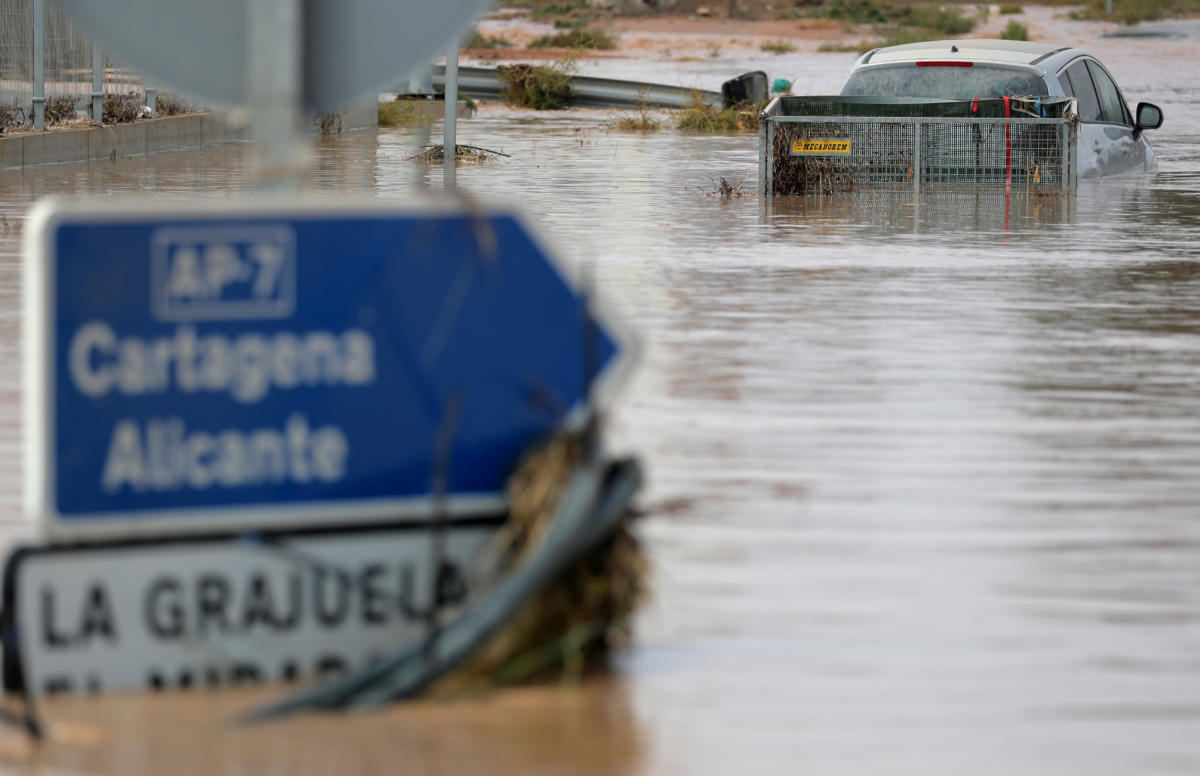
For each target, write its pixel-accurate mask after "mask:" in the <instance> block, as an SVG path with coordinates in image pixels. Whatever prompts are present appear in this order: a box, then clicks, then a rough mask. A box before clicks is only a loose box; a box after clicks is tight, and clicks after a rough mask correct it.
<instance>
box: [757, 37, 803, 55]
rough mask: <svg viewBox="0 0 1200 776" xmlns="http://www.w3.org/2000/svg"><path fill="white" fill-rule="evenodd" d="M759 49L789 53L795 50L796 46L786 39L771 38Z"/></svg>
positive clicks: (772, 52) (776, 52)
mask: <svg viewBox="0 0 1200 776" xmlns="http://www.w3.org/2000/svg"><path fill="white" fill-rule="evenodd" d="M759 49H760V50H761V51H766V52H767V53H770V54H788V53H790V52H792V51H795V50H796V47H795V46H793V45H792V44H791V43H788V42H787V41H786V40H769V41H767V42H766V43H764V44H762V45H761V46H759Z"/></svg>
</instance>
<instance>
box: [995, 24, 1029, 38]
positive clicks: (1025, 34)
mask: <svg viewBox="0 0 1200 776" xmlns="http://www.w3.org/2000/svg"><path fill="white" fill-rule="evenodd" d="M1000 37H1001V38H1003V39H1004V40H1029V29H1028V28H1027V27H1026V26H1025V25H1024V24H1021V23H1020V22H1019V21H1016V20H1015V19H1014V20H1012V21H1010V22H1009V23H1008V26H1006V27H1005V28H1004V31H1003V32H1001V33H1000Z"/></svg>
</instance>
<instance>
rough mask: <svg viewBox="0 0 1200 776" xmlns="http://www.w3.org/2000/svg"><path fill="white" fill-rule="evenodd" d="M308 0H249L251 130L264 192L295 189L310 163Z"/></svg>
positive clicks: (247, 9) (247, 8)
mask: <svg viewBox="0 0 1200 776" xmlns="http://www.w3.org/2000/svg"><path fill="white" fill-rule="evenodd" d="M303 6H304V4H303V2H302V0H249V2H248V3H247V4H246V15H247V19H246V22H247V24H246V29H247V32H248V34H247V36H246V44H247V51H246V59H247V64H248V68H249V75H250V105H251V114H250V130H251V139H252V140H253V142H254V150H255V157H256V159H255V161H256V170H255V172H256V176H257V181H256V182H257V185H258V188H259V190H261V191H280V192H293V191H296V190H297V189H298V188H299V187H300V179H301V177H302V175H303V173H304V170H305V169H306V167H307V164H308V135H307V133H305V132H304V110H303V102H302V98H303V94H302V88H303V83H302V80H303V73H304V71H303V67H302V63H301V61H300V56H301V46H302V40H303V30H304V20H303V10H302V9H303Z"/></svg>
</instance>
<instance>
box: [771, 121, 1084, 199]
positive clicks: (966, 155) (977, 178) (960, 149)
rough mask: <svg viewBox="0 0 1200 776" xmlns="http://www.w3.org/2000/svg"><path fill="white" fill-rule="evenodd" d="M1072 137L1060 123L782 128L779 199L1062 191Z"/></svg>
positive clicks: (776, 171)
mask: <svg viewBox="0 0 1200 776" xmlns="http://www.w3.org/2000/svg"><path fill="white" fill-rule="evenodd" d="M1068 129H1070V130H1071V132H1068ZM1072 132H1073V127H1071V126H1070V125H1069V124H1067V123H1066V122H1064V121H1063V120H1059V119H1041V120H1037V119H1017V120H1007V119H1002V118H1001V119H972V120H961V119H960V120H952V119H944V120H939V119H915V118H896V119H881V120H858V121H847V120H841V121H839V120H831V119H822V118H813V119H808V118H804V119H795V118H792V119H786V120H780V121H776V122H775V124H774V127H773V142H772V143H771V159H770V174H771V177H772V184H773V185H772V192H773V193H775V194H812V193H818V194H832V193H839V192H847V191H852V190H854V189H855V188H857V187H861V186H880V185H886V184H909V185H914V184H919V185H924V184H927V183H973V184H979V185H994V184H1005V185H1012V186H1022V187H1030V188H1044V189H1055V188H1057V189H1062V188H1064V184H1065V181H1066V178H1065V176H1068V175H1069V174H1070V170H1069V167H1068V166H1069V164H1070V163H1071V154H1072V153H1073V149H1067V148H1065V147H1064V143H1065V142H1067V141H1068V140H1069V139H1073V134H1072ZM805 141H808V142H805ZM830 141H843V142H842V143H841V144H837V143H831V142H830ZM846 143H848V145H847V144H846ZM812 148H816V149H818V150H817V151H812V152H810V151H808V150H807V149H812ZM823 148H824V149H828V148H835V149H836V150H835V151H832V152H822V151H821V150H820V149H823ZM1068 150H1070V151H1071V153H1068ZM917 176H919V180H917V181H914V178H915V177H917Z"/></svg>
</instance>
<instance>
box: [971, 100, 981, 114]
mask: <svg viewBox="0 0 1200 776" xmlns="http://www.w3.org/2000/svg"><path fill="white" fill-rule="evenodd" d="M971 112H972V113H978V112H979V98H978V97H976V98H975V99H973V100H971Z"/></svg>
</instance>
